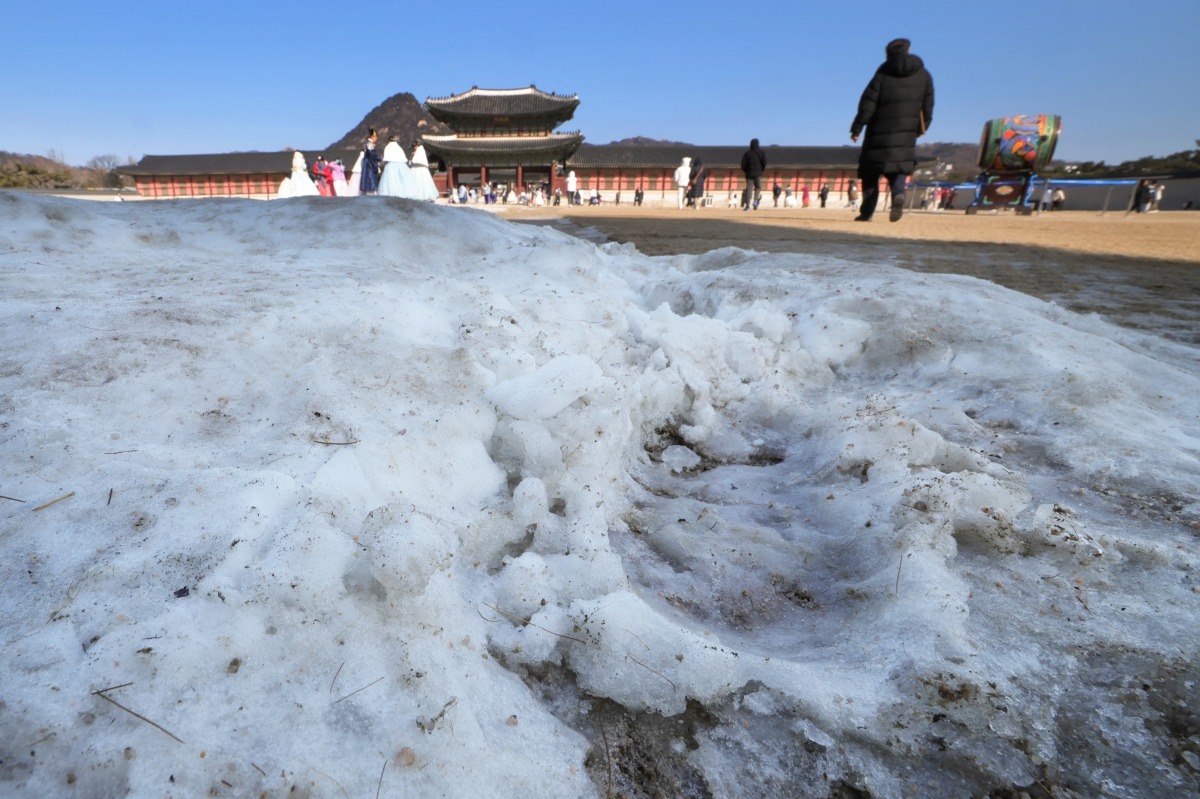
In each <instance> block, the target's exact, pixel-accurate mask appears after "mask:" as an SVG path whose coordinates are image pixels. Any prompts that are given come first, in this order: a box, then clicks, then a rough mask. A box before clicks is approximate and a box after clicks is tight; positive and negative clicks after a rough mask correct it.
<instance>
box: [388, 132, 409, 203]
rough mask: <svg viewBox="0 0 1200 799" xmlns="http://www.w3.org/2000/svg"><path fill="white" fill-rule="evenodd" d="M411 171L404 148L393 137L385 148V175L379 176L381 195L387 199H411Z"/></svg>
mask: <svg viewBox="0 0 1200 799" xmlns="http://www.w3.org/2000/svg"><path fill="white" fill-rule="evenodd" d="M413 183H414V181H413V179H412V177H411V170H410V169H409V168H408V159H407V158H405V157H404V148H403V147H401V146H400V143H399V142H397V141H396V137H395V136H392V137H391V138H389V139H388V143H387V146H386V147H384V148H383V174H382V175H380V176H379V193H380V194H381V195H383V196H386V197H411V196H412V185H413Z"/></svg>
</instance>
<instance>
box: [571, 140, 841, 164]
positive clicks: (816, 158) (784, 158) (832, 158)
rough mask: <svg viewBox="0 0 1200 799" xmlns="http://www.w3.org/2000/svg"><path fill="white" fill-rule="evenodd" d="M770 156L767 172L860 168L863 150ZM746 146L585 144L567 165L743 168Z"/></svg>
mask: <svg viewBox="0 0 1200 799" xmlns="http://www.w3.org/2000/svg"><path fill="white" fill-rule="evenodd" d="M762 151H763V154H764V155H766V157H767V169H768V170H770V169H772V168H776V167H778V168H784V167H787V168H805V169H814V168H836V169H848V168H851V167H854V168H857V166H858V154H859V148H858V147H852V146H846V147H779V146H770V147H763V148H762ZM744 152H746V147H729V146H692V145H683V144H672V145H663V146H648V147H642V146H637V145H620V144H585V145H583V146H581V147H580V148H579V149H578V150H576V151H575V154H574V155H572V156H571V157H570V158H569V159H567V166H569V167H571V166H576V167H601V168H608V169H617V168H621V169H625V168H637V167H641V168H646V169H666V168H668V167H669V168H671V169H674V168H675V167H677V166H679V163H680V161H681V160H682V159H683V157H684V156H690V157H691V158H693V159H696V158H699V159H700V160H701V161H703V162H704V163H705V164H706V165H707V166H709V167H710V168H711V167H731V168H741V164H742V153H744Z"/></svg>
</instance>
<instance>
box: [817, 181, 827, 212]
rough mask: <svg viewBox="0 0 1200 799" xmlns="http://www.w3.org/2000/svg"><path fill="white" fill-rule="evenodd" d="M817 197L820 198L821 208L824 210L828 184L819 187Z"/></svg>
mask: <svg viewBox="0 0 1200 799" xmlns="http://www.w3.org/2000/svg"><path fill="white" fill-rule="evenodd" d="M817 196H818V197H820V198H821V207H822V208H824V207H825V203H826V202H827V201H828V200H829V184H828V183H826V184H825V185H823V186H822V187H821V190H820V191H819V192H817Z"/></svg>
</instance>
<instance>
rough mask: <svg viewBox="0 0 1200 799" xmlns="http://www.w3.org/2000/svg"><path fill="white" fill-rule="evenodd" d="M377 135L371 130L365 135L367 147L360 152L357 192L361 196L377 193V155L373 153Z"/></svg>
mask: <svg viewBox="0 0 1200 799" xmlns="http://www.w3.org/2000/svg"><path fill="white" fill-rule="evenodd" d="M377 141H379V134H378V133H376V132H375V128H371V129H370V132H369V133H368V134H367V146H366V147H364V148H363V151H362V175H361V176H360V177H359V182H358V190H359V191H360V192H361V193H363V194H375V193H376V192H378V191H379V154H378V153H376V152H375V143H376V142H377Z"/></svg>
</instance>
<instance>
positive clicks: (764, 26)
mask: <svg viewBox="0 0 1200 799" xmlns="http://www.w3.org/2000/svg"><path fill="white" fill-rule="evenodd" d="M0 11H2V12H3V16H4V29H5V35H4V45H3V47H0V109H3V110H2V111H0V150H8V151H10V152H18V153H32V154H36V155H46V154H48V153H51V152H54V153H55V154H57V155H59V156H61V157H63V158H64V159H65V160H66V161H67V162H68V163H71V164H83V163H85V162H86V161H88V160H89V159H91V158H92V157H93V156H97V155H115V156H117V157H118V158H119V159H120V160H122V161H124V160H125V159H126V158H128V157H133V158H134V159H137V158H140V157H141V156H142V155H145V154H159V155H165V154H177V153H210V152H227V151H232V150H277V149H282V148H285V147H296V148H301V149H304V148H314V147H324V146H326V145H328V144H330V143H332V142H334V141H336V140H337V139H339V138H341V137H342V136H343V135H344V134H345V133H346V132H347V131H348V130H349V129H350V128H352V127H353V126H354V125H356V124H357V123H358V122H359V121H360V120H361V119H362V118H363V116H364V115H365V114H366V113H367V112H368V111H370V110H371V109H372V108H374V107H375V106H376V105H378V104H379V103H380V102H382V101H383V100H384V99H386V98H387V97H389V96H391V95H392V94H395V93H397V92H404V91H408V92H412V93H413V94H414V95H416V97H417V99H419V100H424V99H425V98H426V97H430V96H445V95H450V94H456V93H458V92H460V91H464V90H466V89H469V88H470V87H471V86H480V87H484V88H511V87H518V86H528V85H530V84H536V85H537V86H538V87H539V88H541V89H543V90H545V91H551V92H557V93H560V94H578V95H579V98H580V100H581V104H580V106H579V109H578V111H577V112H576V115H575V119H574V120H572V121H571V122H570V123H568V124H567V125H566V126H565V127H564V129H571V130H574V129H578V130H580V131H582V132H583V133H584V135H585V136H586V137H587V140H588V141H589V142H592V143H596V144H603V143H606V142H609V141H613V140H615V139H621V138H624V137H627V136H639V135H640V136H650V137H653V138H661V139H674V140H680V141H688V142H691V143H694V144H738V145H740V144H742V143H743V142H747V141H748V140H749V139H750V138H751V137H757V138H759V139H761V140H762V142H763V143H764V144H789V145H836V144H843V143H849V138H848V136H849V134H848V129H849V127H850V121H851V119H852V118H853V116H854V111H855V107H856V103H857V101H858V96H859V94H860V93H861V92H862V89H863V87H864V86H865V85H866V83H867V81H868V80H869V79H870V77H871V75H872V73H873V72H874V70H875V68H876V67H877V66H878V65H879V63H880V62H881V61H882V60H883V47H884V45H885V44H886V42H887V41H888V40H889V39H892V38H894V37H897V36H906V37H908V38H910V39H911V40H912V42H913V47H912V49H913V52H914V53H916V54H917V55H920V56H921V57H922V58H923V59H924V60H925V63H926V65H927V66H928V68H929V70H930V71H931V72H932V73H933V77H934V84H935V87H936V90H937V107H936V110H935V118H934V121H933V126H932V128H931V130H930V132H929V134H928V135H927V137H926V138H925V139H924V141H931V142H932V141H954V142H971V143H975V142H977V141H978V140H979V135H980V132H981V130H982V127H983V124H984V122H986V121H987V120H989V119H992V118H994V117H1000V116H1008V115H1011V114H1022V113H1031V114H1039V113H1050V114H1059V115H1061V116H1062V117H1063V135H1062V138H1061V140H1060V143H1059V147H1058V151H1057V154H1056V155H1057V157H1059V158H1062V159H1065V160H1071V161H1081V160H1104V161H1107V162H1108V163H1117V162H1120V161H1123V160H1127V159H1131V158H1137V157H1140V156H1143V155H1165V154H1167V153H1171V152H1177V151H1179V150H1184V149H1190V148H1192V147H1194V146H1195V140H1196V139H1197V138H1200V57H1198V56H1197V55H1196V52H1195V51H1196V42H1197V41H1200V6H1198V5H1197V2H1196V0H1143V2H1137V3H1114V2H1107V1H1106V0H1091V1H1090V2H1083V1H1082V0H1062V1H1058V0H1044V2H1041V3H1033V2H1026V3H1015V2H1010V3H987V4H985V3H979V2H974V0H966V1H964V0H959V1H958V2H910V3H901V2H896V1H895V0H891V1H890V2H874V1H873V0H871V1H864V0H857V1H856V2H836V1H835V2H822V3H812V2H806V1H805V0H778V1H777V0H760V1H759V2H755V3H745V4H741V3H731V2H706V1H704V0H700V1H699V2H686V3H676V2H653V1H652V0H643V2H630V1H629V0H591V2H585V3H576V2H563V0H557V1H556V2H545V1H544V0H522V1H521V2H504V1H503V0H496V2H476V1H475V0H454V2H450V3H445V4H404V5H400V4H395V5H389V4H370V3H369V4H360V5H343V4H336V5H335V4H326V3H316V2H308V1H307V0H298V1H297V2H290V3H281V2H274V1H273V0H268V1H266V2H257V1H256V0H243V2H228V0H207V1H206V2H173V1H172V0H164V1H162V2H154V3H150V2H132V1H131V0H106V2H95V0H88V2H79V1H78V0H66V1H65V2H59V3H55V4H54V5H53V6H52V7H49V6H47V5H46V4H45V3H34V2H29V1H28V0H3V1H2V2H0Z"/></svg>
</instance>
